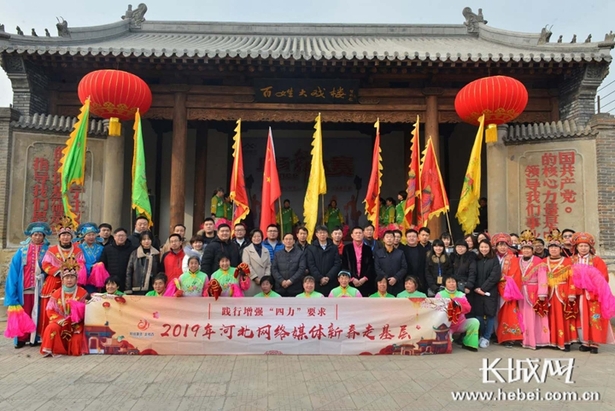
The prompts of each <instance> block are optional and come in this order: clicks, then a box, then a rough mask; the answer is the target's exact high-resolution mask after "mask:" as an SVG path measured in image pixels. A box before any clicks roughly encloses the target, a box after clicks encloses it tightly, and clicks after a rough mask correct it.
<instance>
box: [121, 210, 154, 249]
mask: <svg viewBox="0 0 615 411" xmlns="http://www.w3.org/2000/svg"><path fill="white" fill-rule="evenodd" d="M148 230H149V220H148V219H147V217H145V216H142V215H141V216H139V217H137V219H136V220H135V230H134V231H133V232H132V234H130V235H129V236H128V240H127V241H126V242H127V243H128V244H130V245H131V246H132V249H133V250H136V249H137V248H139V246H140V245H141V233H142V232H144V231H148ZM152 247H154V248H155V249H156V250H158V251H160V240H158V238H157V237H156V238H154V239H153V240H152Z"/></svg>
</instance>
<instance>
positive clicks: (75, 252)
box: [38, 217, 87, 334]
mask: <svg viewBox="0 0 615 411" xmlns="http://www.w3.org/2000/svg"><path fill="white" fill-rule="evenodd" d="M56 231H57V233H58V238H59V244H58V245H53V246H51V247H49V249H47V252H46V253H45V257H44V258H43V263H42V266H43V271H44V272H45V274H47V277H46V278H45V283H44V284H43V289H42V291H41V307H47V303H48V301H49V297H51V294H53V292H54V291H56V290H58V289H60V287H61V285H62V278H61V276H60V268H61V267H62V263H64V262H65V261H67V260H68V259H71V258H73V259H75V261H76V262H77V264H79V269H78V270H77V282H78V283H79V284H85V282H86V280H87V272H86V269H85V259H84V257H83V252H82V251H81V248H79V244H77V243H73V235H74V234H73V226H72V221H71V219H70V218H69V217H63V218H62V220H61V221H60V223H59V224H58V225H57V226H56ZM41 311H42V310H41ZM47 324H48V319H47V316H46V315H42V316H41V317H40V321H39V328H38V329H39V333H40V334H42V332H43V330H44V329H45V327H46V326H47Z"/></svg>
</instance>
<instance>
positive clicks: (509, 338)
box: [491, 233, 524, 348]
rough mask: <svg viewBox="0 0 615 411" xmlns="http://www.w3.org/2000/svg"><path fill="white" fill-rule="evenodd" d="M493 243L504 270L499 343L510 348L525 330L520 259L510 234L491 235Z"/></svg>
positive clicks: (501, 286)
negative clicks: (513, 247)
mask: <svg viewBox="0 0 615 411" xmlns="http://www.w3.org/2000/svg"><path fill="white" fill-rule="evenodd" d="M491 245H492V246H493V248H495V251H496V256H497V257H498V261H499V262H500V267H501V270H502V278H501V279H500V282H499V283H498V292H499V294H500V311H499V312H498V326H497V329H496V335H497V337H498V343H500V344H504V345H505V346H506V347H508V348H510V347H512V346H513V343H514V342H515V341H518V342H521V341H522V340H523V332H524V329H523V323H522V321H521V320H520V319H521V315H520V311H519V300H521V299H523V294H521V270H520V269H519V259H518V258H517V257H516V256H515V255H514V253H513V252H512V250H511V248H510V247H511V246H512V240H511V238H510V235H508V234H506V233H498V234H495V235H494V236H493V237H491Z"/></svg>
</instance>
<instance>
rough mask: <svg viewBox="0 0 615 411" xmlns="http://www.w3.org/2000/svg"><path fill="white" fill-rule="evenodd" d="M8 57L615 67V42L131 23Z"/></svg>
mask: <svg viewBox="0 0 615 411" xmlns="http://www.w3.org/2000/svg"><path fill="white" fill-rule="evenodd" d="M1 34H2V35H1V36H0V52H2V51H4V52H8V53H20V54H22V53H27V54H34V53H37V54H47V53H49V54H56V53H57V54H59V55H90V54H91V55H103V56H107V55H111V56H126V57H128V56H145V57H149V56H155V57H187V58H224V57H240V58H248V57H250V58H275V59H278V58H283V59H290V58H292V59H296V60H300V59H305V60H307V59H316V60H320V59H326V60H341V59H359V60H376V59H378V60H386V59H388V60H396V59H399V60H421V61H429V60H431V61H459V62H465V61H472V62H475V61H488V60H490V61H503V62H508V61H514V62H518V61H525V62H529V61H537V62H538V61H554V62H562V61H564V62H570V61H611V55H610V49H611V48H612V46H613V42H601V43H596V42H594V43H575V44H569V43H546V44H538V43H539V38H540V35H539V34H526V33H516V32H509V31H504V30H499V29H494V28H492V27H489V26H486V25H485V24H482V23H480V24H479V30H478V33H469V32H468V30H467V27H466V26H464V25H462V24H459V25H343V24H269V23H267V24H265V23H197V22H156V21H145V22H143V23H142V24H141V25H140V27H135V26H134V25H131V24H130V22H129V21H127V20H124V21H121V22H118V23H113V24H109V25H105V26H97V27H85V28H73V29H71V31H70V35H71V37H32V36H23V35H21V36H20V35H14V34H10V35H8V34H6V33H1Z"/></svg>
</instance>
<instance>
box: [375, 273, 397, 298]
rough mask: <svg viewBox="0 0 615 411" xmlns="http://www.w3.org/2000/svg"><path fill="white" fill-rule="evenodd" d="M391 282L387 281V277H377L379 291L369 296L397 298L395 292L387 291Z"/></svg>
mask: <svg viewBox="0 0 615 411" xmlns="http://www.w3.org/2000/svg"><path fill="white" fill-rule="evenodd" d="M388 285H389V283H388V282H387V278H386V277H381V278H379V279H376V286H377V287H378V291H376V292H375V293H373V294H372V295H370V296H369V298H395V296H394V295H393V294H389V293H387V286H388Z"/></svg>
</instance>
